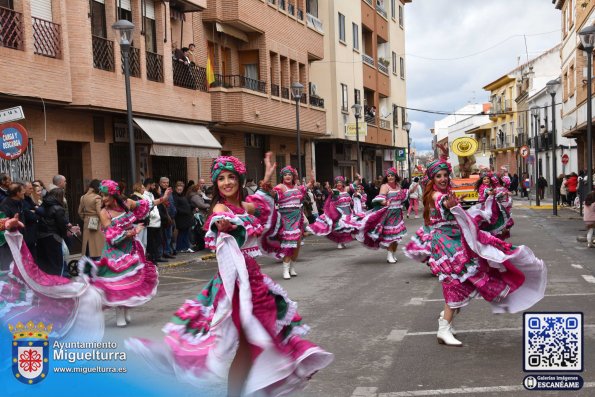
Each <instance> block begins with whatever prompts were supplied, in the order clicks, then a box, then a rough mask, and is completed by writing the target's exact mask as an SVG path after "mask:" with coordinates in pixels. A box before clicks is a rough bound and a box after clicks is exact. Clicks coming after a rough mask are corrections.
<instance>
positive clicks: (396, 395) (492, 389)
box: [356, 382, 595, 397]
mask: <svg viewBox="0 0 595 397" xmlns="http://www.w3.org/2000/svg"><path fill="white" fill-rule="evenodd" d="M593 387H595V382H585V383H584V384H583V389H590V388H593ZM356 390H357V389H356ZM523 390H526V389H525V387H524V386H522V385H514V386H512V385H510V386H486V387H458V388H456V389H436V390H411V391H399V392H392V393H380V394H378V397H409V396H441V395H443V394H478V393H498V392H518V391H523Z"/></svg>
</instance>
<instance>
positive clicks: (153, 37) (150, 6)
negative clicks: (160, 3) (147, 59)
mask: <svg viewBox="0 0 595 397" xmlns="http://www.w3.org/2000/svg"><path fill="white" fill-rule="evenodd" d="M143 12H144V13H145V15H144V16H143V20H144V22H145V49H146V50H147V51H149V52H154V53H156V52H157V27H156V25H155V3H154V2H153V0H146V2H145V10H143Z"/></svg>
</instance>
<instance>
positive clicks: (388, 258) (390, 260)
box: [386, 250, 397, 263]
mask: <svg viewBox="0 0 595 397" xmlns="http://www.w3.org/2000/svg"><path fill="white" fill-rule="evenodd" d="M386 261H387V262H388V263H397V261H396V260H395V257H394V256H393V253H392V252H391V251H388V250H387V251H386Z"/></svg>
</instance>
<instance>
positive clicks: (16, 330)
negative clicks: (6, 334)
mask: <svg viewBox="0 0 595 397" xmlns="http://www.w3.org/2000/svg"><path fill="white" fill-rule="evenodd" d="M52 327H53V325H52V324H49V325H47V326H46V325H45V324H44V323H42V322H39V323H38V324H37V325H36V324H35V323H34V322H33V321H29V322H28V323H27V324H25V325H23V323H21V322H20V321H19V322H18V323H17V325H16V326H14V327H13V326H12V324H8V329H9V330H10V332H11V333H12V373H13V374H14V376H15V378H16V379H17V380H19V381H20V382H22V383H25V384H27V385H33V384H36V383H39V382H41V381H42V380H44V379H45V378H46V376H47V374H48V370H49V359H50V354H49V350H50V349H49V340H48V336H49V334H50V333H51V332H52Z"/></svg>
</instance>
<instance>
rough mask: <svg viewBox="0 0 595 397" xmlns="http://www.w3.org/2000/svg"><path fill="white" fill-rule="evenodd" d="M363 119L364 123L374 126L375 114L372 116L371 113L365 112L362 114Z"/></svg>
mask: <svg viewBox="0 0 595 397" xmlns="http://www.w3.org/2000/svg"><path fill="white" fill-rule="evenodd" d="M364 121H365V122H366V123H368V125H373V126H376V117H375V116H372V115H370V114H366V115H365V116H364Z"/></svg>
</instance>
